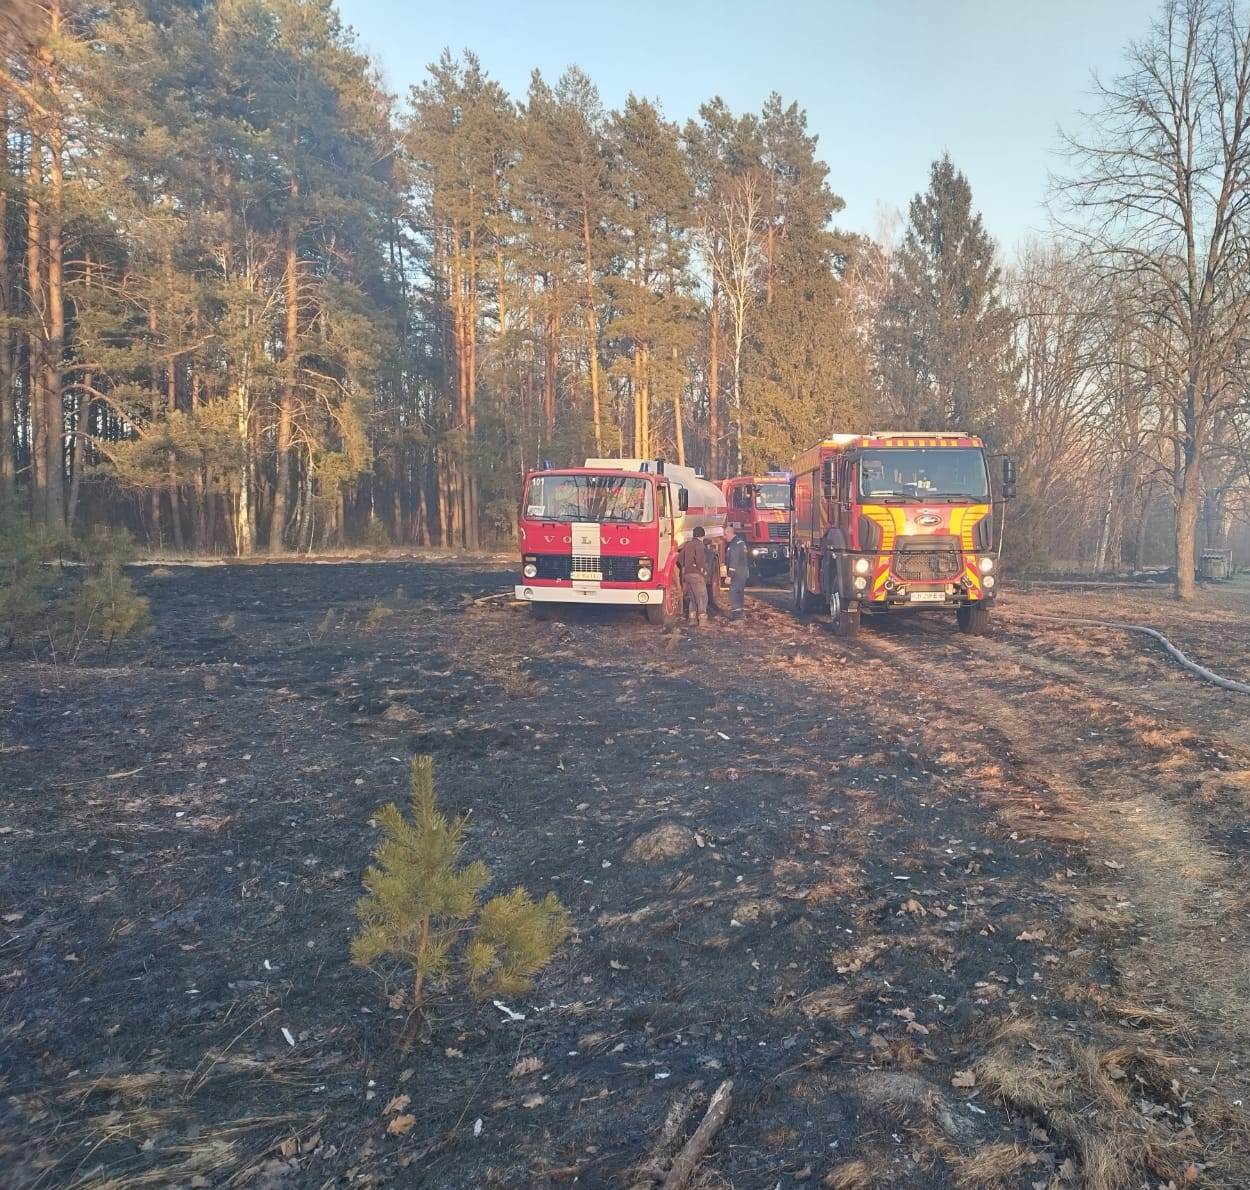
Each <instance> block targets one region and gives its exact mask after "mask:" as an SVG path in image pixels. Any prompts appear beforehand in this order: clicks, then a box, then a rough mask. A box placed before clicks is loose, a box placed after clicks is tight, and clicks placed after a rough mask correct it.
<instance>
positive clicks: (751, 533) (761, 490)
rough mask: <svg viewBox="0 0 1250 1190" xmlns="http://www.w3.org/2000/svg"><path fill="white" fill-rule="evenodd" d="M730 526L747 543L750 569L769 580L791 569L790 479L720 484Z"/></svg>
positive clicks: (778, 475) (781, 475)
mask: <svg viewBox="0 0 1250 1190" xmlns="http://www.w3.org/2000/svg"><path fill="white" fill-rule="evenodd" d="M720 486H721V491H723V492H724V493H725V500H726V501H727V502H728V504H729V523H730V524H731V525H732V526H733V527H734V529H735V530H737V532H738V533H740V534H741V535H742V539H743V541H745V542H746V547H747V557H748V558H749V559H750V561H751V569H752V570H753V571H754V572H755V573H756V574H758V575H761V576H763V577H770V576H772V575H778V574H784V573H785V572H786V571H787V570H789V569H790V476H789V475H787V474H786V473H785V472H783V471H777V472H773V473H772V474H770V475H735V476H734V477H733V478H732V479H725V480H722V481H721V485H720Z"/></svg>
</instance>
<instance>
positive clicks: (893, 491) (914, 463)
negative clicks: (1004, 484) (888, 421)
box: [859, 446, 990, 501]
mask: <svg viewBox="0 0 1250 1190" xmlns="http://www.w3.org/2000/svg"><path fill="white" fill-rule="evenodd" d="M989 490H990V489H989V476H988V475H987V474H986V470H985V455H984V454H983V453H982V451H980V450H979V449H977V448H976V447H962V446H961V447H949V446H947V447H935V448H933V449H928V448H925V447H910V448H907V449H900V450H866V451H864V453H863V454H862V455H861V456H860V461H859V492H860V495H861V496H862V497H863V498H864V499H865V500H889V499H897V500H923V501H930V500H988V499H989Z"/></svg>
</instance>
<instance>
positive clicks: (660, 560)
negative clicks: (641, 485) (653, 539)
mask: <svg viewBox="0 0 1250 1190" xmlns="http://www.w3.org/2000/svg"><path fill="white" fill-rule="evenodd" d="M655 500H656V522H657V523H658V525H659V544H658V545H657V546H656V559H655V572H656V574H663V573H664V570H665V568H666V567H667V566H668V560H669V556H670V555H671V554H672V552H673V550H674V549H676V548H677V547H676V545H675V544H674V542H673V517H674V515H675V509H674V507H673V504H674V501H673V493H672V489H671V488H670V487H669V485H668V484H667V483H658V484H656V485H655Z"/></svg>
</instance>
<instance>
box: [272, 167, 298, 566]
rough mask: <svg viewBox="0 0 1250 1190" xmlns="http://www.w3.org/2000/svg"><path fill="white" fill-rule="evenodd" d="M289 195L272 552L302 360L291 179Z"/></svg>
mask: <svg viewBox="0 0 1250 1190" xmlns="http://www.w3.org/2000/svg"><path fill="white" fill-rule="evenodd" d="M288 192H289V194H290V198H291V212H290V214H289V215H288V217H287V223H286V273H285V277H284V291H283V296H284V301H285V304H286V309H285V314H286V338H285V341H284V343H283V361H282V364H283V373H284V375H283V377H282V399H281V403H280V405H279V407H278V433H277V442H276V443H275V450H276V452H277V474H276V482H275V484H274V490H273V516H272V517H271V518H270V521H269V552H270V553H271V554H280V553H282V551H283V549H284V548H285V544H284V536H283V535H284V534H285V532H286V520H287V500H288V498H289V493H290V489H291V427H292V424H293V422H294V419H295V370H296V367H297V366H298V357H299V252H298V247H299V245H298V242H297V237H296V227H295V204H296V203H297V202H298V201H299V179H298V178H295V177H292V178H291V182H290V186H289V188H288Z"/></svg>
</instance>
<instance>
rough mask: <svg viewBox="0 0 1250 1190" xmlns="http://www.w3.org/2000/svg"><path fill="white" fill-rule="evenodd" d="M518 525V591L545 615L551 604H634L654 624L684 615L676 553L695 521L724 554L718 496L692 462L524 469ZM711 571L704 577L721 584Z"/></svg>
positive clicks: (596, 461)
mask: <svg viewBox="0 0 1250 1190" xmlns="http://www.w3.org/2000/svg"><path fill="white" fill-rule="evenodd" d="M517 524H518V526H519V533H520V539H521V582H519V583H518V584H517V586H516V597H517V598H518V599H523V600H525V601H526V602H527V603H529V604H530V606H531V608H532V610H533V612H534V614H535V615H536V616H537V617H539V618H540V619H541V618H544V617H545V616H546V614H547V613H548V612H549V611H550V609H551V607H552V605H553V604H557V603H564V604H568V603H581V604H595V605H616V606H618V607H636V608H640V609H641V610H642V611H644V612H645V613H646V616H647V619H648V620H649V621H651V623H653V624H657V625H667V624H671V623H672V622H673V621H674V620H676V619H677V618H678V617H679V616H680V615H681V613H682V607H683V596H682V583H681V574H680V571H679V567H678V561H677V554H678V551H679V550H680V549H681V547H682V545H684V544H685V542H686V541H688V540H689V539H690V537H691V535H692V534H693V533H694V530H695V529H696V528H697V527H700V526H701V527H702V528H703V531H704V533H705V535H706V540H707V542H708V544H709V546H710V547H711V549H712V550H714V551H715V552H716V555H717V557H718V558H719V559H720V560H721V561H723V559H724V538H725V497H724V495H723V494H722V493H721V490H720V488H718V487H717V486H716V485H715V484H714V483H711V482H709V481H708V480H706V479H704V478H703V477H702V476H701V475H699V474H698V473H696V472H695V471H693V470H691V469H690V468H689V467H680V466H677V465H675V464H672V463H669V464H667V465H666V464H665V462H664V460H663V459H587V460H586V465H585V466H584V467H564V468H558V469H552V468H545V469H543V470H541V471H531V472H530V473H529V474H527V475H526V477H525V482H524V485H523V486H522V489H521V507H520V514H519V516H518V520H517ZM712 569H713V570H715V571H716V572H717V573H716V574H715V575H714V576H711V577H710V580H709V581H715V582H716V583H717V584H719V577H720V576H719V566H714V567H712Z"/></svg>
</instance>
